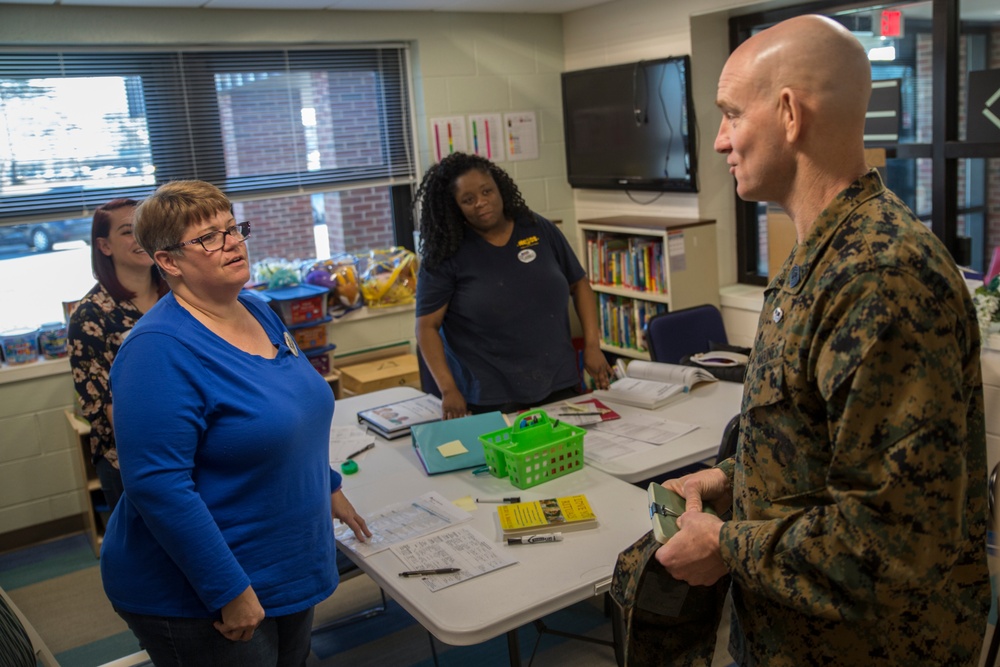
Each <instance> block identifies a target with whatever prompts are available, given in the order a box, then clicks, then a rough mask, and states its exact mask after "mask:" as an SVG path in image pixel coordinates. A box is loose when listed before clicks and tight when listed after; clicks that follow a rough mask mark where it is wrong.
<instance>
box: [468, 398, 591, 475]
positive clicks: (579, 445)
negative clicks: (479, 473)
mask: <svg viewBox="0 0 1000 667" xmlns="http://www.w3.org/2000/svg"><path fill="white" fill-rule="evenodd" d="M584 433H586V431H584V430H583V429H582V428H579V427H577V426H573V425H572V424H566V423H563V422H560V421H559V420H558V419H557V420H555V421H551V420H550V419H549V416H548V414H546V412H545V411H544V410H529V411H528V412H525V413H523V414H520V415H518V416H517V424H515V425H514V426H509V427H507V428H503V429H500V430H499V431H493V432H491V433H486V434H484V435H481V436H479V441H480V442H481V443H483V454H484V455H485V457H486V464H487V465H488V466H489V468H490V474H492V475H493V476H494V477H510V483H511V484H513V485H514V486H516V487H517V488H519V489H527V488H530V487H532V486H535V485H536V484H541V483H542V482H547V481H549V480H550V479H555V478H556V477H562V476H563V475H568V474H569V473H571V472H575V471H577V470H580V469H581V468H582V467H583V435H584Z"/></svg>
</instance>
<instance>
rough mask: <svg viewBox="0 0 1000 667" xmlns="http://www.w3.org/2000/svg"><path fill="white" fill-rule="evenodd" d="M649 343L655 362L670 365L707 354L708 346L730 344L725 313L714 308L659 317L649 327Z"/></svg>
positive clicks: (647, 331)
mask: <svg viewBox="0 0 1000 667" xmlns="http://www.w3.org/2000/svg"><path fill="white" fill-rule="evenodd" d="M646 340H647V342H648V344H649V353H650V357H651V358H652V359H653V361H661V362H664V363H668V364H676V363H680V360H681V359H682V358H683V357H685V356H687V355H689V354H697V353H699V352H708V351H709V343H710V342H712V343H727V342H728V339H727V338H726V328H725V326H724V325H723V323H722V313H720V312H719V309H718V308H716V307H715V306H713V305H711V304H705V305H703V306H694V307H693V308H685V309H683V310H675V311H672V312H669V313H663V314H662V315H657V316H656V317H653V318H651V319H650V320H649V323H648V324H647V326H646Z"/></svg>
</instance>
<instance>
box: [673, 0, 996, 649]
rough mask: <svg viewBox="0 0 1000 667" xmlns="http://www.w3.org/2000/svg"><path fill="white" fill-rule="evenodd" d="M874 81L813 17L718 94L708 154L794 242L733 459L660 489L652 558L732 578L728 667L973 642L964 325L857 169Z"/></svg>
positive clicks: (893, 213)
mask: <svg viewBox="0 0 1000 667" xmlns="http://www.w3.org/2000/svg"><path fill="white" fill-rule="evenodd" d="M870 76H871V74H870V65H869V63H868V60H867V57H866V54H865V52H864V49H863V48H862V47H861V45H860V44H859V43H858V41H857V40H856V39H855V38H854V37H853V36H852V35H851V34H850V33H849V32H848V31H847V30H845V29H844V28H843V27H842V26H840V25H839V24H837V23H835V22H833V21H830V20H829V19H826V18H822V17H818V16H808V17H798V18H795V19H790V20H788V21H785V22H782V23H780V24H778V25H777V26H775V27H772V28H770V29H768V30H765V31H763V32H761V33H758V34H757V35H755V36H754V37H752V38H751V39H749V40H748V41H746V42H744V43H743V44H742V45H741V46H740V47H739V48H738V49H737V50H736V51H734V52H733V54H732V55H731V57H730V59H729V61H728V62H727V63H726V66H725V68H724V69H723V72H722V76H721V77H720V79H719V89H718V97H717V104H718V106H719V108H720V109H721V111H722V114H723V119H722V123H721V126H720V128H719V134H718V137H717V138H716V142H715V148H716V150H717V151H719V152H720V153H723V154H724V155H725V156H726V161H727V164H728V165H729V167H730V172H731V173H732V174H733V175H734V176H735V178H736V183H737V193H738V194H739V196H740V197H741V198H743V199H746V200H750V201H773V202H776V203H778V204H780V205H781V206H782V207H783V208H784V210H785V211H786V212H787V213H788V214H789V216H790V218H791V219H792V222H793V223H794V225H795V229H796V235H797V244H796V246H795V248H794V249H793V251H792V253H791V255H790V256H789V257H788V259H787V260H786V261H785V263H784V265H783V266H782V267H781V270H780V271H779V272H778V274H777V275H776V276H775V277H774V279H773V280H772V281H771V284H770V285H769V286H768V288H767V291H766V293H765V303H764V309H763V312H762V313H761V319H760V322H759V324H758V330H757V337H756V341H755V343H754V348H753V353H752V354H751V358H750V363H749V366H748V369H747V376H746V384H745V390H744V398H743V422H742V427H741V434H740V444H739V449H738V453H737V455H736V457H735V459H730V460H729V461H725V462H723V463H721V464H720V465H719V466H717V467H716V468H713V469H710V470H706V471H700V472H698V473H695V474H693V475H688V476H686V477H683V478H681V479H679V480H673V481H670V482H666V483H665V485H667V486H668V487H670V488H673V489H674V490H676V491H678V492H679V493H681V494H682V495H684V496H685V497H686V498H687V510H688V511H687V512H686V513H685V514H684V515H683V516H682V517H681V518H680V519H679V521H678V525H679V526H680V528H681V529H680V531H679V533H678V534H677V536H676V537H675V538H674V539H672V540H670V541H669V542H668V543H667V544H665V545H664V546H662V547H660V549H659V550H658V551H657V554H656V558H657V560H658V561H659V562H660V563H661V564H663V565H664V566H665V567H666V568H667V570H668V571H669V572H670V574H671V575H673V576H674V577H676V578H678V579H682V580H684V581H687V582H689V583H692V584H702V585H706V584H711V583H713V582H714V581H716V580H718V579H719V577H721V576H722V575H724V574H726V573H729V574H731V575H732V578H733V586H732V598H733V611H734V613H733V623H732V632H731V640H730V653H731V654H732V655H733V657H734V658H735V659H736V660H737V661H738V663H739V664H740V665H742V666H743V667H753V666H756V665H767V666H768V667H784V666H788V667H792V666H794V667H801V666H813V665H845V666H849V667H866V666H868V665H906V666H911V665H933V666H935V667H940V666H942V665H956V666H957V665H962V666H965V665H976V664H977V663H978V658H979V655H980V651H981V646H982V642H983V637H984V634H985V630H986V616H987V613H988V611H989V606H990V586H989V573H988V570H987V564H986V528H987V500H986V483H987V472H986V436H985V430H984V419H983V389H982V378H981V371H980V365H979V352H980V339H979V331H978V327H977V326H976V319H975V310H974V308H973V306H972V302H971V299H970V296H969V293H968V290H967V288H966V286H965V284H964V282H963V279H962V276H961V275H960V273H959V271H958V270H957V268H956V266H955V264H954V262H953V261H952V259H951V258H950V256H949V255H948V252H947V251H946V250H945V248H944V247H943V246H942V244H941V243H940V242H939V241H938V239H937V238H936V237H935V236H934V235H933V234H931V233H930V232H929V231H928V230H927V228H926V227H924V225H922V224H921V223H920V222H919V221H918V220H917V219H916V218H915V216H914V215H913V214H912V213H911V212H910V210H909V209H908V208H907V207H906V206H905V204H903V203H902V202H901V201H900V200H899V199H898V198H897V197H896V196H895V195H894V194H893V193H892V192H890V191H889V190H887V189H886V188H885V186H884V185H883V183H882V180H881V178H880V177H879V175H878V172H875V171H869V170H868V168H867V166H866V165H865V162H864V154H863V142H862V135H863V128H864V114H865V108H866V106H867V101H868V97H869V94H870V89H871V81H870ZM703 501H704V502H708V503H712V504H713V506H715V507H716V509H718V510H723V509H725V508H726V507H727V506H728V505H730V504H731V505H732V508H733V510H734V517H733V519H732V520H731V521H727V522H721V521H720V520H719V519H716V518H715V517H712V516H710V515H708V514H703V513H701V512H699V511H697V510H700V509H701V508H702V506H703V505H702V502H703ZM664 660H665V664H669V657H666V656H665V657H664Z"/></svg>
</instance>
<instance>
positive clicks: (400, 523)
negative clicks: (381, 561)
mask: <svg viewBox="0 0 1000 667" xmlns="http://www.w3.org/2000/svg"><path fill="white" fill-rule="evenodd" d="M365 519H366V522H367V523H368V528H369V529H370V530H371V531H372V536H371V537H370V538H368V540H367V541H366V542H360V541H359V540H358V538H357V537H355V536H354V531H352V530H351V529H350V528H349V527H348V526H346V525H344V524H342V523H340V522H337V525H336V528H335V530H334V532H335V533H336V535H337V541H338V542H340V543H341V544H343V545H344V546H345V547H347V548H348V549H350V550H351V551H353V552H354V553H356V554H359V555H361V556H364V557H366V558H367V557H368V556H371V555H372V554H376V553H378V552H380V551H385V550H386V549H388V548H389V547H391V546H392V545H394V544H399V543H401V542H405V541H406V540H412V539H413V538H416V537H423V536H424V535H428V534H430V533H433V532H436V531H438V530H441V529H442V528H448V527H449V526H454V525H455V524H459V523H462V522H463V521H469V520H471V519H472V515H471V514H469V513H468V512H466V511H464V510H460V509H458V508H457V507H455V505H454V504H452V503H450V502H448V500H447V499H445V497H444V496H442V495H441V494H440V493H438V492H437V491H429V492H428V493H425V494H424V495H422V496H420V497H419V498H416V499H414V500H411V501H409V502H403V503H396V504H394V505H389V506H388V507H385V508H383V509H381V510H379V511H377V512H374V513H372V514H370V515H368V516H366V517H365Z"/></svg>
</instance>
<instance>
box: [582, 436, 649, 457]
mask: <svg viewBox="0 0 1000 667" xmlns="http://www.w3.org/2000/svg"><path fill="white" fill-rule="evenodd" d="M655 448H656V447H655V445H651V444H649V443H648V442H643V441H641V440H633V439H632V438H626V437H625V436H623V435H615V434H614V433H601V432H600V431H598V430H596V429H591V430H590V431H588V432H587V446H586V447H584V448H583V460H584V461H587V462H593V463H604V462H606V461H610V460H612V459H617V458H621V457H623V456H628V455H629V454H637V453H638V452H644V451H647V450H650V449H655Z"/></svg>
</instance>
